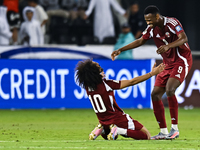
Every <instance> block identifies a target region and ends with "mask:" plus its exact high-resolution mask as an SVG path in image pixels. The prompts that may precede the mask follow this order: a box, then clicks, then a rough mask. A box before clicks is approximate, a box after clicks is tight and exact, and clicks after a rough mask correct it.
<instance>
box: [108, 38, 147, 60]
mask: <svg viewBox="0 0 200 150" xmlns="http://www.w3.org/2000/svg"><path fill="white" fill-rule="evenodd" d="M145 42H146V40H145V39H143V37H141V38H139V39H137V40H135V41H133V42H132V43H130V44H128V45H125V46H124V47H122V48H119V49H118V50H116V51H113V52H112V54H111V59H112V60H115V57H116V56H117V55H119V54H120V53H121V52H123V51H126V50H129V49H133V48H136V47H139V46H141V45H143V44H144V43H145Z"/></svg>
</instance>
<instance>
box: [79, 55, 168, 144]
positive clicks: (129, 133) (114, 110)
mask: <svg viewBox="0 0 200 150" xmlns="http://www.w3.org/2000/svg"><path fill="white" fill-rule="evenodd" d="M164 68H165V65H164V64H160V65H159V66H157V67H156V64H154V66H153V68H152V71H151V72H149V73H147V74H145V75H142V76H139V77H136V78H133V79H130V80H121V81H115V80H108V79H105V74H104V72H103V68H101V66H100V65H99V64H98V63H97V62H94V61H92V60H90V59H87V60H84V61H80V62H79V63H78V64H77V66H76V69H75V71H76V82H77V83H78V84H79V86H81V87H83V88H84V89H85V90H86V92H87V95H88V97H89V99H90V102H91V104H92V106H93V109H94V111H95V113H96V115H97V117H98V119H99V124H98V125H97V127H95V129H94V130H93V131H92V132H91V134H90V135H89V139H90V140H95V139H96V138H97V137H98V136H99V135H102V137H103V138H104V139H108V140H115V139H116V138H117V137H118V135H122V136H124V137H130V138H133V139H137V140H139V139H145V140H147V139H148V140H149V139H150V138H151V135H150V133H149V131H148V130H147V129H146V128H145V127H144V126H143V125H142V124H141V123H139V122H138V121H136V120H134V119H132V118H131V117H130V116H129V115H128V114H126V113H124V112H123V110H122V109H121V108H120V107H119V106H118V105H117V103H116V100H115V96H114V92H113V90H118V89H123V88H126V87H129V86H133V85H135V84H138V83H140V82H143V81H145V80H147V79H149V78H150V77H152V76H154V75H157V74H159V73H160V72H161V71H163V70H164Z"/></svg>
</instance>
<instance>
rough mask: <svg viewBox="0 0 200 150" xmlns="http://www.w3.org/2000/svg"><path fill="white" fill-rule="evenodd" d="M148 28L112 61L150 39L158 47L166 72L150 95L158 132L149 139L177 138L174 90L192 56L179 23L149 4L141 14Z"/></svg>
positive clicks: (113, 55)
mask: <svg viewBox="0 0 200 150" xmlns="http://www.w3.org/2000/svg"><path fill="white" fill-rule="evenodd" d="M144 18H145V20H146V23H147V25H148V26H147V28H146V30H145V31H144V32H143V35H142V37H141V38H139V39H138V40H136V41H133V42H132V43H130V44H128V45H126V46H124V47H122V48H120V49H118V50H116V51H114V52H113V53H112V54H111V58H112V60H114V59H115V56H117V55H119V54H120V53H121V52H123V51H126V50H129V49H133V48H136V47H139V46H141V45H143V44H144V43H145V42H146V41H147V40H149V39H153V40H154V42H155V44H156V46H157V48H158V49H157V53H158V54H160V55H161V56H162V58H163V63H164V64H165V65H166V67H165V70H164V71H163V72H162V73H160V74H159V75H157V77H156V81H155V85H154V89H153V91H152V93H151V98H152V103H153V109H154V115H155V117H156V120H157V122H158V124H159V126H160V133H159V134H158V135H156V136H153V137H152V139H174V138H177V137H179V130H178V102H177V99H176V96H175V91H176V89H177V88H178V87H179V86H180V84H181V83H182V82H183V81H184V79H185V78H186V76H187V74H188V72H189V71H190V69H191V67H192V54H191V50H190V48H189V45H188V43H187V42H188V39H187V36H186V34H185V32H184V30H183V27H182V25H181V23H180V22H179V21H178V20H177V19H176V18H172V17H165V16H162V15H161V14H160V11H159V9H158V8H157V7H156V6H153V5H150V6H148V7H146V9H145V11H144ZM165 92H166V95H167V99H168V103H169V110H170V115H171V124H172V125H171V131H170V133H168V130H167V125H166V120H165V113H164V106H163V103H162V101H161V98H162V95H163V94H164V93H165Z"/></svg>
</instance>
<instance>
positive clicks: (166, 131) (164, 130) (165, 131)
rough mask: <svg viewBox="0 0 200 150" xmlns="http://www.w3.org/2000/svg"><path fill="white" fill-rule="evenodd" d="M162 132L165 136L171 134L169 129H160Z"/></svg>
mask: <svg viewBox="0 0 200 150" xmlns="http://www.w3.org/2000/svg"><path fill="white" fill-rule="evenodd" d="M160 132H161V133H163V134H169V132H168V130H167V128H160Z"/></svg>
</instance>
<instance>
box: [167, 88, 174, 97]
mask: <svg viewBox="0 0 200 150" xmlns="http://www.w3.org/2000/svg"><path fill="white" fill-rule="evenodd" d="M174 94H175V89H173V88H172V89H166V95H167V97H171V96H174Z"/></svg>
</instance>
